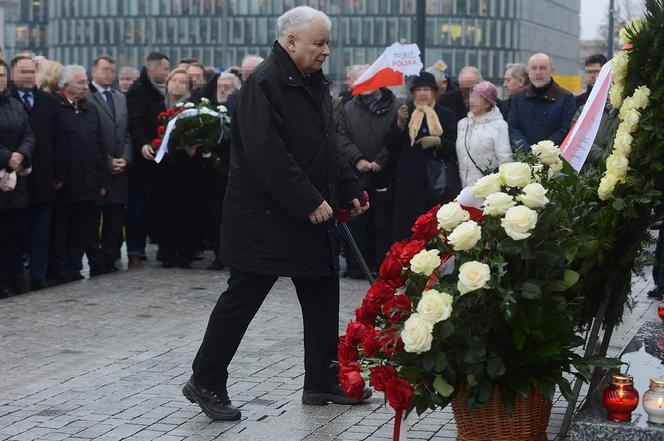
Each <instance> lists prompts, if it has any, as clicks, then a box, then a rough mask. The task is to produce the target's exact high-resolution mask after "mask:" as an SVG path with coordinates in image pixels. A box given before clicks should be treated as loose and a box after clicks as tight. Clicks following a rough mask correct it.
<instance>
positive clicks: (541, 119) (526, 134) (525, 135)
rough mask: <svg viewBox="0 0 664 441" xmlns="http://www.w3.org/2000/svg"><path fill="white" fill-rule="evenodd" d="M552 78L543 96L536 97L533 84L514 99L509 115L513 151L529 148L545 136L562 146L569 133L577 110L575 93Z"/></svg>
mask: <svg viewBox="0 0 664 441" xmlns="http://www.w3.org/2000/svg"><path fill="white" fill-rule="evenodd" d="M551 81H552V84H551V87H550V88H549V90H548V91H547V92H546V93H545V94H544V95H542V96H537V95H536V93H535V91H534V90H533V87H532V85H531V86H530V87H529V88H528V89H526V91H525V92H524V93H522V94H520V95H517V96H516V97H514V98H512V103H511V105H510V110H509V116H508V118H507V123H508V125H509V132H510V142H511V143H512V150H516V149H518V148H521V149H528V148H529V147H530V146H531V145H533V144H537V143H538V142H539V141H543V140H546V139H548V140H551V141H553V142H554V143H555V144H556V145H560V144H561V143H562V142H563V140H564V139H565V136H567V133H568V132H569V130H570V128H571V126H572V118H574V114H575V113H576V103H575V100H574V95H572V94H571V93H569V92H568V91H566V90H565V89H563V88H561V87H560V86H558V85H557V84H556V82H555V81H553V80H551Z"/></svg>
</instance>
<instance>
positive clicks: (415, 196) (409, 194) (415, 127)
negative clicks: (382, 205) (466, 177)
mask: <svg viewBox="0 0 664 441" xmlns="http://www.w3.org/2000/svg"><path fill="white" fill-rule="evenodd" d="M437 91H438V86H437V84H436V81H435V78H434V77H433V75H431V74H430V73H428V72H422V73H420V75H419V76H418V77H415V79H414V80H413V83H412V86H411V88H410V92H411V96H412V103H411V104H410V105H408V106H406V105H403V106H401V107H400V108H399V110H398V114H397V121H396V124H395V125H394V126H393V128H392V130H390V132H388V134H387V135H386V139H385V143H386V145H388V147H389V148H390V150H391V151H392V153H393V163H394V164H395V170H394V219H393V225H394V240H401V239H404V238H406V237H410V236H411V234H412V232H411V227H412V225H413V223H414V222H415V220H416V219H417V218H418V217H419V216H420V215H421V214H424V213H426V212H427V211H428V210H429V209H430V208H431V207H433V206H434V205H435V204H437V203H445V202H449V201H450V200H452V199H454V197H456V195H457V194H458V192H459V190H460V189H461V188H460V183H459V175H458V164H457V159H456V150H455V143H456V130H457V121H456V117H455V116H454V112H452V111H451V110H450V109H448V108H446V107H442V106H440V105H437V104H436V95H437ZM434 160H438V161H443V162H445V163H446V165H447V167H446V170H447V171H448V172H449V173H448V174H449V176H448V179H447V185H446V188H445V194H444V195H442V196H441V195H439V194H437V193H436V192H434V191H433V189H432V186H431V182H430V180H429V175H428V173H427V163H429V164H431V161H434ZM434 164H435V163H434Z"/></svg>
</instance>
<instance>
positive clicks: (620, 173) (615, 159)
mask: <svg viewBox="0 0 664 441" xmlns="http://www.w3.org/2000/svg"><path fill="white" fill-rule="evenodd" d="M628 166H629V161H628V160H627V158H625V156H623V155H622V154H620V153H618V152H613V153H611V155H610V156H609V157H608V158H606V173H607V174H611V175H614V176H615V177H616V178H617V179H618V181H620V182H622V181H623V180H624V178H625V176H627V167H628Z"/></svg>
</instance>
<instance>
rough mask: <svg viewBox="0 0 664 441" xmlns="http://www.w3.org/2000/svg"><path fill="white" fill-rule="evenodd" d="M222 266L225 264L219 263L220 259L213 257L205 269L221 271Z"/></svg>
mask: <svg viewBox="0 0 664 441" xmlns="http://www.w3.org/2000/svg"><path fill="white" fill-rule="evenodd" d="M224 267H225V265H224V264H223V263H221V260H217V259H215V260H213V261H212V263H210V264H209V265H208V266H207V267H206V268H205V269H207V270H210V271H221V270H222V269H224Z"/></svg>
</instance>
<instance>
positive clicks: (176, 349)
mask: <svg viewBox="0 0 664 441" xmlns="http://www.w3.org/2000/svg"><path fill="white" fill-rule="evenodd" d="M151 251H152V258H153V257H154V250H153V249H152V250H151ZM206 263H207V262H200V263H197V264H196V265H195V267H198V268H204V267H205V265H206ZM227 277H228V271H227V270H224V271H221V272H212V271H205V270H200V269H192V270H183V269H169V270H164V269H161V268H159V267H158V266H157V264H156V263H154V260H151V261H149V262H147V265H145V267H144V268H142V269H140V270H132V271H120V272H118V273H115V274H111V275H104V276H99V277H96V278H93V279H86V280H83V281H80V282H74V283H70V284H67V285H62V286H59V287H54V288H50V289H47V290H44V291H39V292H36V293H30V294H25V295H21V296H17V297H11V298H8V299H4V300H0V439H6V440H37V439H38V440H64V439H95V440H119V439H132V440H149V439H159V440H167V441H168V440H192V441H193V440H196V441H198V440H212V439H219V440H233V441H235V440H238V441H240V440H247V441H249V440H250V441H259V440H285V441H291V440H306V441H331V440H338V441H353V440H387V439H391V434H392V427H393V426H392V423H393V421H392V420H393V412H392V411H391V409H390V408H388V407H385V406H384V398H383V396H382V394H380V393H376V394H374V396H373V397H372V398H371V399H370V400H369V402H368V403H367V404H364V405H358V406H352V407H349V406H336V405H330V406H325V407H315V406H303V405H302V404H301V403H300V398H301V393H302V391H301V387H302V382H303V354H302V323H301V315H300V310H299V305H298V304H297V297H296V296H295V294H294V289H293V286H292V284H291V283H290V281H289V280H288V279H281V280H280V281H279V282H277V284H276V286H275V288H274V289H273V290H272V292H271V294H270V295H269V296H268V298H267V300H266V302H265V303H264V305H263V307H262V308H261V310H260V311H259V313H258V315H257V316H256V318H255V319H254V321H253V323H252V325H251V326H250V328H249V330H248V332H247V335H246V336H245V339H244V341H243V343H242V345H241V346H240V349H239V351H238V354H237V356H236V358H235V359H234V361H233V363H232V364H231V366H230V378H229V394H230V397H231V399H232V401H233V402H234V404H236V405H238V406H239V407H241V409H242V420H240V421H237V422H213V421H211V420H209V419H208V418H207V417H206V416H205V415H204V414H202V413H201V412H200V409H199V408H198V407H197V406H195V405H192V404H190V403H189V402H188V401H187V400H186V399H185V398H184V397H182V395H181V392H180V390H181V387H182V385H183V384H184V383H185V382H186V381H187V379H188V378H189V375H190V371H191V368H190V366H191V361H192V359H193V357H194V354H195V352H196V350H197V349H198V345H199V343H200V341H201V338H202V336H203V332H204V330H205V325H206V323H207V319H208V315H209V313H210V311H211V310H212V307H213V305H214V303H215V302H216V300H217V297H218V295H219V293H220V292H221V291H223V289H224V288H225V286H226V279H227ZM367 287H368V285H367V284H366V282H362V281H352V280H347V279H342V281H341V290H342V292H341V323H340V326H341V327H342V330H343V328H345V325H346V323H347V321H348V319H350V318H351V317H352V316H353V310H354V309H355V308H356V307H357V305H358V304H359V301H360V299H361V298H362V296H363V295H364V292H365V291H366V289H367ZM635 288H636V289H635V291H636V292H637V295H636V298H637V300H638V301H637V303H636V305H635V307H634V309H633V311H632V312H631V313H630V314H629V315H628V316H627V317H626V319H625V323H624V325H622V326H621V327H619V328H618V329H617V330H616V331H615V335H614V340H613V341H614V344H613V345H612V347H611V351H613V352H614V353H615V352H618V351H619V350H620V349H622V347H623V346H624V343H626V342H627V341H628V340H629V339H630V338H631V335H632V334H633V333H634V332H635V331H636V329H638V327H639V324H640V322H641V321H642V320H643V317H644V316H648V317H652V316H653V315H654V314H656V305H655V302H653V301H650V300H649V299H647V298H646V297H645V291H647V289H648V288H649V281H645V280H639V281H637V282H636V285H635ZM565 406H566V403H565V401H564V400H561V399H557V400H556V402H555V404H554V408H553V413H552V418H551V424H550V426H549V436H550V439H553V438H554V436H555V434H556V433H557V430H558V428H559V426H560V423H561V421H562V415H563V413H564V410H565ZM407 424H408V426H409V433H408V438H409V439H413V440H436V441H440V440H449V439H455V437H456V427H455V424H454V420H453V418H452V412H451V409H445V410H443V411H437V412H427V413H425V414H424V415H422V416H421V417H419V418H418V417H417V416H415V415H414V414H413V416H411V417H410V418H409V419H408V420H407Z"/></svg>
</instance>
